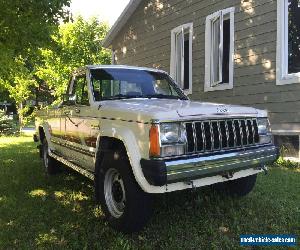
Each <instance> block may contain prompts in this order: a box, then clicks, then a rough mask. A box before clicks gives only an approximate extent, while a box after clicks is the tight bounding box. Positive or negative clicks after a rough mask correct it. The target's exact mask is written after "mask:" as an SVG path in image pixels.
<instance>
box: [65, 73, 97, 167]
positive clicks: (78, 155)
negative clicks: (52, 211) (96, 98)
mask: <svg viewBox="0 0 300 250" xmlns="http://www.w3.org/2000/svg"><path fill="white" fill-rule="evenodd" d="M69 96H70V97H71V101H70V102H69V103H68V105H66V106H65V107H64V110H63V113H64V116H65V119H64V120H65V134H64V138H65V143H66V150H65V155H64V156H65V158H66V159H68V160H69V161H71V162H73V163H75V164H77V165H79V166H81V167H83V168H88V169H90V170H93V169H94V166H93V157H94V156H95V148H96V141H97V136H96V135H95V133H94V127H95V126H96V125H97V126H99V120H98V119H96V118H94V117H93V116H92V113H93V112H92V111H91V107H90V102H89V94H88V84H87V80H86V73H85V72H83V73H81V74H78V75H76V76H75V77H74V78H73V82H72V83H71V85H70V89H69ZM96 123H97V124H96ZM95 124H96V125H95Z"/></svg>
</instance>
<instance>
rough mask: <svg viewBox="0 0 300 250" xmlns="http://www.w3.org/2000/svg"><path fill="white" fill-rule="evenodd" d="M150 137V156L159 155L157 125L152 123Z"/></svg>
mask: <svg viewBox="0 0 300 250" xmlns="http://www.w3.org/2000/svg"><path fill="white" fill-rule="evenodd" d="M149 139H150V150H149V155H150V156H160V145H159V131H158V125H155V124H153V125H152V126H151V128H150V132H149Z"/></svg>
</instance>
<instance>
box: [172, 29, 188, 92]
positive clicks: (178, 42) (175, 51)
mask: <svg viewBox="0 0 300 250" xmlns="http://www.w3.org/2000/svg"><path fill="white" fill-rule="evenodd" d="M192 44H193V24H192V23H188V24H184V25H181V26H179V27H176V28H175V29H173V30H172V31H171V65H170V73H171V76H172V78H173V79H174V80H175V81H176V82H177V83H178V85H179V87H181V89H183V90H184V92H185V93H186V94H191V93H192V51H193V50H192Z"/></svg>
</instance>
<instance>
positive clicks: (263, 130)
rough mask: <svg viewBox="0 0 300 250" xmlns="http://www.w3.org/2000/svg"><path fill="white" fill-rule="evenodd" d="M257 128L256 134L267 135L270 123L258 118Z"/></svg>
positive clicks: (266, 119) (269, 130) (265, 119)
mask: <svg viewBox="0 0 300 250" xmlns="http://www.w3.org/2000/svg"><path fill="white" fill-rule="evenodd" d="M257 127H258V134H259V135H261V134H267V133H270V132H271V129H270V123H269V120H268V118H258V119H257Z"/></svg>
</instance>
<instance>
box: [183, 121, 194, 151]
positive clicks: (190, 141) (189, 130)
mask: <svg viewBox="0 0 300 250" xmlns="http://www.w3.org/2000/svg"><path fill="white" fill-rule="evenodd" d="M185 129H186V138H187V151H188V153H190V152H194V148H195V142H194V132H193V124H192V123H186V125H185Z"/></svg>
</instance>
